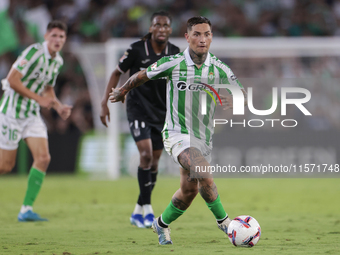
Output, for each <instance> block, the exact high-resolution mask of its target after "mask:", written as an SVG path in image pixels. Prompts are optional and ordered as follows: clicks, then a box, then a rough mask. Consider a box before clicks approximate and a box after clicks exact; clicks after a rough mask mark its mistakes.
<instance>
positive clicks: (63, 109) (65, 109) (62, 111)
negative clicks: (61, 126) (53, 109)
mask: <svg viewBox="0 0 340 255" xmlns="http://www.w3.org/2000/svg"><path fill="white" fill-rule="evenodd" d="M71 111H72V106H70V105H66V104H62V105H61V106H60V107H59V108H58V111H57V112H58V114H59V116H60V118H62V119H63V120H67V119H68V117H70V115H71Z"/></svg>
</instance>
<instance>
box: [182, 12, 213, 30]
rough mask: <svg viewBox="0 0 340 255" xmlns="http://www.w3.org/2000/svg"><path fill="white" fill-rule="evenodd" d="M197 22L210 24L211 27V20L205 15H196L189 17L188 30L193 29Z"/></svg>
mask: <svg viewBox="0 0 340 255" xmlns="http://www.w3.org/2000/svg"><path fill="white" fill-rule="evenodd" d="M197 24H208V25H209V26H210V29H211V22H210V20H209V19H207V18H206V17H203V16H196V17H192V18H190V19H188V21H187V30H188V31H191V29H192V27H193V26H195V25H197Z"/></svg>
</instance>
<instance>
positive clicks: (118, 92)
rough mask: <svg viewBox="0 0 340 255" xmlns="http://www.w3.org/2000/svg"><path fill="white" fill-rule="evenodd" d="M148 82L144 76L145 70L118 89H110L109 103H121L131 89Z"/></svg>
mask: <svg viewBox="0 0 340 255" xmlns="http://www.w3.org/2000/svg"><path fill="white" fill-rule="evenodd" d="M149 80H150V79H149V78H148V76H147V75H146V70H142V71H140V72H137V73H135V74H134V75H132V76H131V77H130V79H128V80H127V82H125V84H124V85H123V86H121V87H120V88H118V89H112V92H111V93H110V94H109V95H110V97H109V99H110V101H111V103H115V102H119V101H122V100H123V99H124V97H125V95H126V94H127V93H128V92H129V91H130V90H131V89H133V88H136V87H138V86H140V85H142V84H143V83H145V82H147V81H149Z"/></svg>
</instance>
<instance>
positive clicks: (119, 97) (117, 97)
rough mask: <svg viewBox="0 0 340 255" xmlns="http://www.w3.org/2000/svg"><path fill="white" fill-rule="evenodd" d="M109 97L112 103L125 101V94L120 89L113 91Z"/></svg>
mask: <svg viewBox="0 0 340 255" xmlns="http://www.w3.org/2000/svg"><path fill="white" fill-rule="evenodd" d="M109 95H110V97H109V99H110V101H111V103H115V102H119V101H124V100H125V94H124V93H123V92H122V91H121V90H120V89H112V92H111V93H110V94H109Z"/></svg>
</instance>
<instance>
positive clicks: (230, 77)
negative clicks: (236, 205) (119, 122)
mask: <svg viewBox="0 0 340 255" xmlns="http://www.w3.org/2000/svg"><path fill="white" fill-rule="evenodd" d="M185 38H186V40H187V42H188V44H189V47H188V48H187V49H186V50H185V51H184V52H182V53H180V54H178V55H176V56H174V57H164V58H162V59H161V60H159V61H158V62H156V63H154V64H152V65H151V66H149V67H148V68H147V70H143V71H140V72H138V73H136V74H135V75H134V76H132V77H130V79H129V80H128V81H127V82H126V83H125V84H124V85H123V86H122V87H121V88H118V89H115V90H113V92H112V93H110V100H111V102H117V101H121V100H122V99H123V98H124V96H125V94H126V93H127V92H129V91H130V90H131V89H133V88H135V87H138V86H139V85H140V84H142V83H145V82H147V81H149V80H150V79H156V78H160V77H168V78H169V80H168V87H167V89H168V90H167V92H168V93H167V94H168V95H169V96H168V98H167V110H168V111H167V116H166V121H165V126H164V130H163V132H162V134H163V138H164V145H165V149H166V151H167V152H168V154H169V155H170V156H171V157H172V159H173V160H174V161H175V162H176V163H177V164H178V165H179V166H180V188H179V189H178V190H177V191H176V192H175V194H174V195H173V197H172V199H171V201H170V204H169V205H168V207H167V208H166V209H165V210H164V212H163V213H162V214H161V216H160V217H158V218H157V219H155V221H154V222H153V224H152V227H153V229H154V232H156V233H157V234H158V240H159V244H161V245H167V244H172V240H171V238H170V229H169V228H168V226H169V224H170V223H171V222H173V221H175V220H176V219H177V218H178V217H180V216H181V215H182V214H183V213H184V212H185V211H186V209H187V208H188V207H189V206H190V204H191V203H192V201H193V200H194V198H195V197H196V195H197V194H198V193H200V195H201V196H202V198H203V199H204V201H205V202H206V204H207V207H208V208H209V209H210V210H211V212H212V213H213V214H214V216H215V218H216V222H217V226H218V228H219V229H221V230H222V231H223V232H224V233H226V234H227V230H228V225H229V223H230V219H229V218H228V214H227V213H226V212H225V210H224V208H223V206H222V203H221V200H220V196H219V194H218V191H217V187H216V184H215V182H214V179H213V176H212V174H211V173H210V172H209V171H207V172H203V173H202V172H199V171H198V172H196V170H197V169H196V166H200V167H203V168H204V167H205V169H207V168H208V167H209V166H210V161H211V150H212V135H213V133H214V128H213V123H212V122H213V121H212V120H213V118H214V113H215V108H216V107H215V104H214V101H213V100H212V99H211V98H210V97H209V99H207V100H206V102H207V114H206V115H203V114H200V113H199V108H200V105H201V104H202V99H200V92H199V91H190V90H186V89H185V88H184V89H183V87H182V86H178V84H180V82H181V83H182V84H186V85H187V86H185V87H189V84H193V83H199V82H208V81H209V80H210V81H209V83H210V84H214V83H215V84H216V83H222V82H223V83H226V84H231V85H234V86H240V89H242V91H243V93H244V94H245V93H246V92H245V91H244V89H243V87H242V85H241V84H240V83H239V82H238V80H237V78H236V76H235V75H234V74H233V72H232V71H231V69H230V68H229V67H228V66H227V65H226V64H224V63H223V62H222V61H220V60H219V59H217V58H216V57H215V56H214V55H213V54H211V53H210V52H209V48H210V44H211V41H212V32H211V23H210V21H209V20H208V19H207V18H205V17H202V16H200V17H193V18H191V19H189V20H188V22H187V33H185ZM211 77H212V78H211ZM175 84H177V86H176V85H175ZM132 91H133V90H132ZM202 92H203V91H202ZM130 93H131V92H130ZM204 93H205V92H204ZM223 100H224V102H223V104H224V105H225V106H226V108H228V107H231V105H232V104H231V103H232V98H231V97H228V98H227V97H225V98H223Z"/></svg>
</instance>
